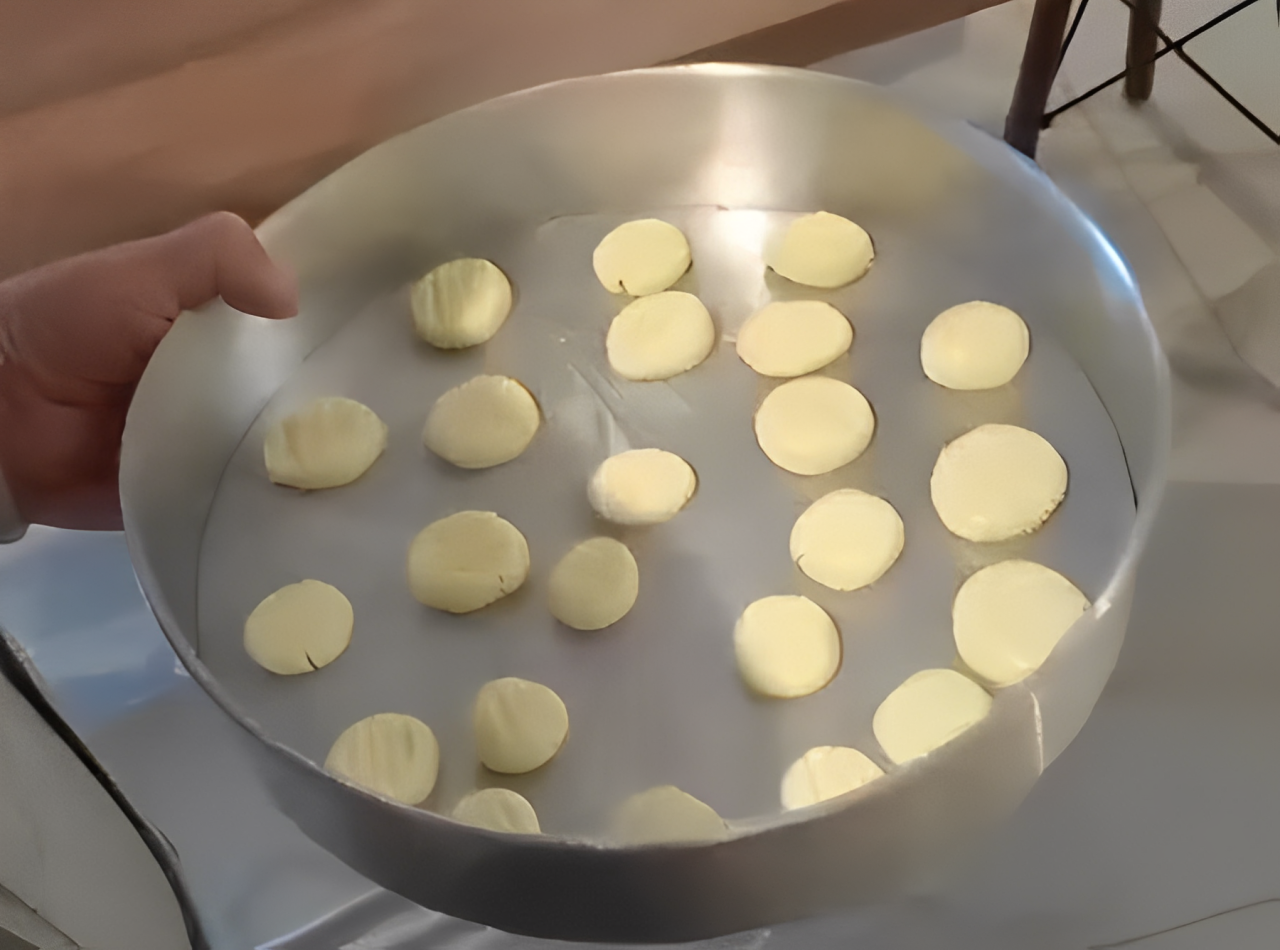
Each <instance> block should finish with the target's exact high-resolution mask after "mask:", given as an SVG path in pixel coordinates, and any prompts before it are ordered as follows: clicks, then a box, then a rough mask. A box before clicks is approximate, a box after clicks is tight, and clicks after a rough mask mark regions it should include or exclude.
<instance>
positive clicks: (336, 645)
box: [244, 580, 355, 674]
mask: <svg viewBox="0 0 1280 950" xmlns="http://www.w3.org/2000/svg"><path fill="white" fill-rule="evenodd" d="M354 622H355V613H354V612H353V611H352V609H351V601H349V600H347V598H346V597H344V596H343V594H342V591H340V590H338V588H336V587H333V586H331V585H329V584H326V583H324V582H323V581H311V580H307V581H301V582H300V583H297V584H289V585H288V586H286V587H281V588H280V589H279V590H278V591H276V592H275V593H274V594H271V595H270V596H269V597H267V598H266V599H265V600H263V601H262V603H260V604H258V606H257V607H255V608H254V609H253V613H251V614H249V619H247V620H246V621H245V622H244V648H245V650H246V651H247V652H248V654H249V656H251V657H252V658H253V661H254V662H255V663H257V664H258V665H259V666H261V667H263V668H264V669H267V670H270V671H271V672H272V673H281V674H289V673H309V672H311V671H312V670H318V669H320V667H322V666H328V665H329V664H330V663H332V662H333V661H334V660H336V659H337V658H338V657H339V656H341V655H342V651H343V650H345V649H346V648H347V645H348V644H350V643H351V629H352V626H353V624H354Z"/></svg>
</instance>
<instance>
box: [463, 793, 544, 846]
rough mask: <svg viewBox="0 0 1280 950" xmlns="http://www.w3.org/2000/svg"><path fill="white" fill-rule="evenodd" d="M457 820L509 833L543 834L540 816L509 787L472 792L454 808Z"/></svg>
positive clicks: (523, 798) (477, 826)
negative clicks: (539, 820) (539, 821)
mask: <svg viewBox="0 0 1280 950" xmlns="http://www.w3.org/2000/svg"><path fill="white" fill-rule="evenodd" d="M451 817H452V818H453V820H454V821H460V822H462V823H463V824H464V825H473V826H475V827H476V828H487V829H488V830H490V831H505V832H506V833H507V834H516V835H537V834H541V833H542V828H541V827H540V826H539V825H538V814H537V812H535V811H534V810H533V806H532V805H530V804H529V801H528V799H526V798H525V797H524V796H523V795H521V794H519V793H518V792H513V791H511V789H509V788H482V789H480V791H478V792H472V793H471V794H470V795H468V796H467V797H466V798H464V799H462V801H460V802H458V804H457V805H456V806H455V807H454V809H453V814H452V816H451Z"/></svg>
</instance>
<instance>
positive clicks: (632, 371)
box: [605, 290, 716, 381]
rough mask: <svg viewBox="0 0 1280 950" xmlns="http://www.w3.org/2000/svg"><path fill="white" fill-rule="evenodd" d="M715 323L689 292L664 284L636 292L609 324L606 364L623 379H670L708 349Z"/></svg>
mask: <svg viewBox="0 0 1280 950" xmlns="http://www.w3.org/2000/svg"><path fill="white" fill-rule="evenodd" d="M715 342H716V327H715V324H714V323H712V322H711V314H710V313H708V312H707V308H706V307H705V306H703V304H702V301H701V300H699V299H698V298H697V297H695V296H694V295H693V294H686V293H684V292H683V291H680V290H668V291H665V292H663V293H660V294H653V295H651V296H649V297H640V298H639V299H637V300H633V301H631V303H629V304H627V305H626V306H625V307H623V308H622V312H621V313H619V314H618V315H617V316H616V317H614V318H613V323H611V324H610V325H609V334H608V336H607V337H606V338H605V349H606V350H607V351H608V355H609V365H610V366H612V367H613V369H614V371H615V372H616V373H617V374H618V375H619V376H622V377H624V378H626V379H634V380H639V381H643V380H657V379H670V378H671V377H672V376H678V375H679V374H680V373H683V372H685V371H686V370H690V369H693V367H695V366H697V365H698V364H699V363H701V362H702V361H703V360H705V359H706V358H707V356H708V354H710V352H711V348H712V347H713V346H715Z"/></svg>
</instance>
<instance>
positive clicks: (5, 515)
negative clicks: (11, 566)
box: [0, 472, 27, 544]
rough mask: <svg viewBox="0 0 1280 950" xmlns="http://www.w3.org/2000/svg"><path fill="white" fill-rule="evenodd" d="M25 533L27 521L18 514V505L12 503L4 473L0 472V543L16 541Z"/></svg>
mask: <svg viewBox="0 0 1280 950" xmlns="http://www.w3.org/2000/svg"><path fill="white" fill-rule="evenodd" d="M26 533H27V523H26V522H25V521H23V520H22V516H21V515H19V514H18V506H17V505H15V504H14V503H13V495H12V494H10V492H9V485H8V483H7V482H5V480H4V473H3V472H0V544H9V543H11V542H13V541H17V540H18V539H19V538H21V537H22V536H23V535H24V534H26Z"/></svg>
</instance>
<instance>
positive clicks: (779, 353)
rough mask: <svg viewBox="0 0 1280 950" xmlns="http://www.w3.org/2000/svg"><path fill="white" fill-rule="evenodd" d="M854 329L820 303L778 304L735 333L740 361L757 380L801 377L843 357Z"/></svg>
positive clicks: (762, 312) (775, 302)
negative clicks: (763, 377)
mask: <svg viewBox="0 0 1280 950" xmlns="http://www.w3.org/2000/svg"><path fill="white" fill-rule="evenodd" d="M852 343H853V325H852V324H851V323H849V321H848V320H847V319H845V317H844V314H842V313H841V312H840V311H839V310H837V309H836V308H835V307H833V306H831V304H829V303H825V302H823V301H821V300H776V301H774V302H773V303H771V304H767V305H766V306H765V307H763V308H762V309H760V310H757V311H756V312H755V313H753V314H752V315H751V316H750V317H748V318H747V322H746V323H744V324H743V325H742V329H740V330H739V331H738V343H737V347H738V356H739V358H741V360H742V362H744V363H746V364H747V365H748V366H750V367H751V368H752V369H753V370H755V371H756V372H757V373H759V374H760V375H761V376H778V377H791V376H803V375H804V374H805V373H812V372H813V371H814V370H817V369H822V367H824V366H826V365H827V364H828V363H830V362H831V361H832V360H834V359H836V357H839V356H843V355H844V354H845V352H846V351H848V349H849V346H850V345H851V344H852Z"/></svg>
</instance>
